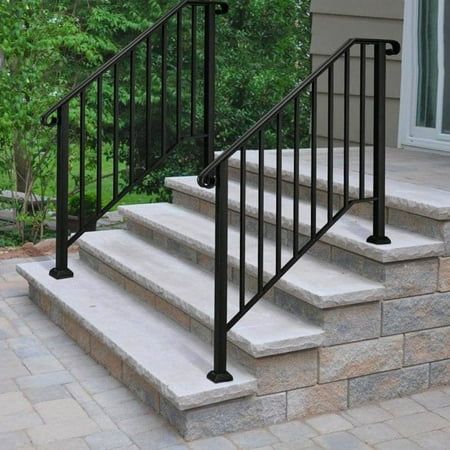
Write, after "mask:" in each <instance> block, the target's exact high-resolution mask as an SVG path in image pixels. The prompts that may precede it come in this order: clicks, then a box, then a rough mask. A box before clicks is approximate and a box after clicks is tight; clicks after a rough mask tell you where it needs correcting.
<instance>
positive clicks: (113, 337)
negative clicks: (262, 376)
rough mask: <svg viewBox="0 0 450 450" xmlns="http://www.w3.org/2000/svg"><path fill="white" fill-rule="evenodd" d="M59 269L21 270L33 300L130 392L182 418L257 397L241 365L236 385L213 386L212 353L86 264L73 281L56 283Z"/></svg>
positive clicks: (77, 266) (78, 264) (77, 264)
mask: <svg viewBox="0 0 450 450" xmlns="http://www.w3.org/2000/svg"><path fill="white" fill-rule="evenodd" d="M53 264H54V263H53V262H52V261H42V262H36V263H29V264H23V265H19V266H18V267H17V270H18V272H19V273H20V274H21V275H22V276H23V277H24V278H25V279H26V280H27V281H28V282H29V284H30V287H31V296H32V297H33V300H35V301H37V303H38V304H39V305H40V306H41V307H42V308H43V309H44V311H45V312H47V313H48V314H49V315H50V317H51V318H52V319H53V320H54V321H55V322H56V323H57V324H58V325H60V326H61V327H62V328H63V329H65V331H66V332H67V333H68V334H69V335H71V336H72V337H76V338H78V341H79V343H80V344H81V345H82V346H83V348H84V349H85V350H87V351H89V352H90V353H91V354H92V356H93V357H94V359H97V360H99V362H101V363H103V364H104V365H106V367H107V368H108V369H109V370H110V371H111V373H112V374H113V375H114V376H116V377H118V378H120V379H121V380H122V381H124V382H125V383H126V384H128V383H127V381H130V380H132V384H133V383H134V384H136V383H137V385H138V386H137V387H138V388H139V389H144V390H145V389H146V386H147V391H148V392H147V395H148V396H159V397H160V400H162V399H164V401H167V402H169V403H170V404H172V405H173V406H174V407H175V408H176V409H177V410H181V411H183V410H188V409H193V408H199V407H202V406H206V405H211V404H215V403H218V402H224V401H226V400H231V399H236V398H241V397H246V396H250V395H252V394H254V392H255V391H256V380H255V379H254V377H252V376H251V375H249V374H248V373H247V372H246V371H245V370H243V369H242V368H239V367H237V366H233V365H231V366H230V372H232V374H233V377H234V380H233V381H232V382H230V383H222V384H214V383H212V382H211V381H209V380H208V379H207V378H206V374H207V372H208V371H209V370H210V369H211V363H212V356H211V348H210V346H209V345H207V344H205V343H203V342H201V340H199V339H198V338H197V337H195V336H193V335H192V334H191V333H189V332H187V331H186V330H184V329H183V328H182V327H180V326H178V325H176V324H175V323H173V321H171V320H169V319H168V318H167V317H165V316H164V315H163V314H161V313H160V312H158V311H156V310H155V309H153V308H151V307H149V306H148V305H146V304H145V303H142V302H140V301H139V300H138V299H137V298H136V297H134V296H133V295H131V294H130V293H128V292H126V291H125V290H124V289H122V288H120V287H118V286H117V285H115V284H114V283H112V282H111V281H110V280H109V279H107V278H106V277H102V276H100V275H99V274H98V273H96V272H95V271H93V270H92V269H91V268H90V267H89V266H87V265H86V264H84V263H83V262H82V261H79V260H76V259H72V260H71V261H70V267H71V269H72V270H73V271H74V274H75V276H74V278H70V279H66V280H55V279H53V278H51V277H50V276H49V275H48V272H49V270H50V268H51V267H52V266H53Z"/></svg>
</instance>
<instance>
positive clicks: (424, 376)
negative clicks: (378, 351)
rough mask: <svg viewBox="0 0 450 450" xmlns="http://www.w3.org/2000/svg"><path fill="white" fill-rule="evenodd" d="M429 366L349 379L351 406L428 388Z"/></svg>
mask: <svg viewBox="0 0 450 450" xmlns="http://www.w3.org/2000/svg"><path fill="white" fill-rule="evenodd" d="M428 384H429V366H428V364H424V365H421V366H415V367H407V368H404V369H398V370H393V371H390V372H382V373H375V374H372V375H366V376H364V377H359V378H354V379H352V380H349V392H348V398H349V404H348V406H349V408H351V407H353V406H357V405H363V404H365V403H368V402H373V401H378V400H389V399H392V398H396V397H401V396H403V395H408V394H411V393H413V392H418V391H421V390H424V389H427V388H428Z"/></svg>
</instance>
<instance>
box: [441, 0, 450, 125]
mask: <svg viewBox="0 0 450 450" xmlns="http://www.w3.org/2000/svg"><path fill="white" fill-rule="evenodd" d="M444 9H445V11H444V67H445V75H444V102H443V103H444V110H443V112H442V132H443V133H445V134H450V39H449V38H448V37H449V36H450V2H449V1H446V2H445V6H444Z"/></svg>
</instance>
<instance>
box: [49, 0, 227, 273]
mask: <svg viewBox="0 0 450 450" xmlns="http://www.w3.org/2000/svg"><path fill="white" fill-rule="evenodd" d="M186 8H190V10H191V15H190V33H189V39H188V40H187V44H188V45H189V46H190V47H189V53H190V55H189V56H190V86H189V91H190V92H188V94H189V96H190V111H189V113H190V114H189V123H188V127H186V128H188V129H189V132H188V133H183V129H182V111H183V94H186V92H185V91H184V90H183V79H182V76H183V73H184V69H183V52H184V51H185V47H186V46H187V44H186V42H185V39H184V34H185V33H184V31H185V30H184V24H183V12H184V10H185V9H186ZM200 9H203V10H204V20H203V21H201V22H200V21H199V19H198V15H199V10H200ZM227 11H228V5H227V3H225V2H223V1H215V0H183V1H181V2H180V3H179V4H178V5H176V6H175V7H174V8H172V9H171V10H170V11H169V12H167V13H166V14H165V15H164V16H162V17H161V18H160V19H158V20H157V21H156V22H155V23H154V24H153V25H152V26H151V27H150V28H149V29H148V30H146V31H145V32H143V33H142V34H140V35H139V36H138V37H137V38H136V39H134V40H133V41H132V42H131V43H130V44H129V45H127V46H126V47H125V48H124V49H123V50H121V51H120V52H119V53H117V54H116V55H115V56H113V57H112V58H111V59H110V60H109V61H107V62H106V63H105V64H103V65H102V66H101V67H100V68H99V69H98V70H97V71H95V72H94V73H93V74H92V75H90V76H89V77H88V78H87V79H86V80H84V81H83V82H82V83H81V84H79V85H78V86H77V87H76V88H75V89H74V90H73V91H71V92H70V93H69V94H68V95H66V96H65V97H64V98H63V99H61V100H60V101H59V102H58V103H56V104H55V105H54V106H53V107H52V108H50V109H49V110H48V111H47V112H46V113H45V114H44V115H43V116H42V118H41V122H42V124H43V125H46V126H54V125H57V204H56V266H55V268H53V269H52V270H51V271H50V275H51V276H52V277H54V278H56V279H63V278H70V277H72V276H73V272H72V271H71V270H70V269H69V268H68V248H69V246H70V245H72V244H73V243H74V242H75V241H76V240H77V239H78V238H79V237H80V236H81V235H82V234H83V233H84V232H86V231H89V230H90V229H92V227H93V226H95V224H96V222H97V221H98V220H99V219H100V218H101V217H102V216H103V215H104V214H105V213H106V212H108V211H109V210H110V209H111V208H112V207H113V206H114V205H115V204H117V202H119V201H120V200H121V199H122V198H123V197H124V196H125V195H126V194H128V193H129V192H130V191H132V190H133V189H134V188H135V187H136V186H137V185H139V184H141V183H142V181H143V180H144V178H145V177H146V176H148V175H149V174H150V173H152V172H153V171H155V170H157V169H159V168H160V167H161V166H162V165H163V164H164V163H165V162H166V160H167V158H168V157H169V155H170V154H171V152H172V150H174V149H175V148H176V147H177V146H178V145H179V144H180V143H182V142H185V141H186V140H188V139H189V140H202V141H203V167H206V166H207V165H208V164H209V163H211V161H212V160H213V159H214V134H215V125H214V122H215V44H216V42H215V41H216V23H215V16H216V15H217V14H225V13H226V12H227ZM172 21H175V23H173V22H172ZM199 22H200V23H201V24H202V25H203V27H204V29H203V30H199V28H200V27H199ZM170 25H175V26H176V31H175V44H174V46H173V48H174V49H175V54H174V55H173V56H174V58H175V60H176V62H175V64H174V66H175V68H174V69H173V70H174V74H175V76H174V79H175V81H174V83H173V86H169V79H168V75H169V67H168V58H169V56H168V53H169V38H170V36H169V33H170ZM201 33H202V34H203V37H204V43H203V51H204V56H203V63H204V64H203V70H201V71H199V70H198V56H197V53H198V46H199V45H198V35H199V34H201ZM155 35H159V36H155ZM156 37H159V39H158V42H159V45H160V52H159V53H158V52H157V51H156V49H155V41H156V40H157V39H156ZM141 46H142V48H141ZM139 50H144V52H145V58H144V66H145V67H143V69H144V72H145V76H144V78H145V80H144V84H145V88H144V90H145V101H144V102H145V125H144V128H145V131H144V139H143V141H144V144H143V145H144V146H145V151H144V153H145V155H144V158H143V159H144V160H145V162H143V163H142V164H141V166H140V167H139V168H138V167H136V165H137V163H136V159H137V158H138V157H142V155H141V154H139V152H138V149H137V148H136V147H137V143H136V140H137V129H136V128H137V124H136V122H137V119H138V118H137V117H136V83H137V71H138V69H139V67H137V54H138V51H139ZM155 56H158V60H159V61H160V66H161V67H160V68H158V69H159V70H158V75H159V77H160V80H161V83H160V84H161V86H160V102H159V105H158V110H159V111H158V120H159V124H160V128H159V135H158V139H159V143H160V154H159V155H158V157H156V158H155V157H153V156H152V152H151V147H152V143H151V139H152V138H154V136H152V123H151V120H152V119H151V114H152V113H153V114H154V113H155V112H154V111H153V109H154V108H153V106H154V105H153V102H152V88H153V86H152V75H153V74H154V71H153V65H154V62H153V59H154V57H155ZM124 61H127V62H128V63H129V70H128V71H127V73H126V74H125V75H126V78H127V89H129V99H128V102H127V107H128V108H129V114H127V118H126V120H127V121H128V123H127V124H126V125H125V130H124V129H123V128H124V127H123V126H121V123H120V120H121V119H123V117H121V114H120V106H121V102H123V98H120V88H121V86H120V84H121V80H120V75H121V73H120V72H121V70H120V64H123V63H124ZM107 76H109V77H110V78H111V79H112V82H113V85H112V97H113V99H112V109H113V111H112V121H113V124H112V134H113V139H112V157H111V159H112V162H113V169H112V170H113V173H112V178H113V194H112V198H111V199H110V201H108V202H107V204H106V205H104V204H103V199H102V192H103V182H102V180H103V168H102V163H103V157H104V145H103V144H104V142H103V141H104V128H105V123H104V113H105V112H104V104H105V101H104V95H105V86H104V84H105V80H106V79H107ZM199 76H201V78H200V79H199ZM199 82H200V83H199ZM199 84H201V85H202V86H203V97H202V98H201V100H202V101H203V129H202V131H201V132H197V128H198V126H197V122H198V113H197V101H198V92H197V91H198V85H199ZM91 87H92V88H95V89H96V107H95V112H94V117H95V121H96V144H95V150H96V194H95V212H94V213H93V214H91V216H90V217H88V214H87V211H86V207H87V205H86V204H87V199H86V152H87V147H88V142H87V117H86V116H87V111H88V106H89V105H88V90H89V88H91ZM169 87H172V88H173V90H174V91H175V95H174V97H175V98H176V105H175V109H176V118H175V120H174V122H175V124H176V132H175V134H176V137H175V139H174V142H168V135H167V134H168V132H167V130H168V127H169V121H170V119H169V118H168V107H169V101H168V89H169ZM73 103H75V105H76V107H77V109H78V108H79V110H78V111H79V123H78V124H77V127H76V129H74V128H75V127H73V126H71V123H70V116H69V112H70V108H71V107H72V104H73ZM55 113H56V117H55ZM124 131H126V133H125V134H126V135H127V140H128V152H127V155H126V158H125V159H126V160H127V164H128V170H127V172H128V179H127V183H126V186H125V187H123V188H121V187H120V186H119V175H120V174H121V173H123V171H120V168H119V164H120V160H121V155H120V152H121V151H122V149H121V148H120V147H121V143H120V136H119V134H120V133H123V132H124ZM74 134H75V139H76V140H77V142H78V143H79V186H78V188H79V189H78V190H79V209H78V224H79V225H78V229H76V230H75V231H74V230H70V231H72V235H71V236H70V237H69V222H68V219H69V217H68V212H69V209H68V201H69V172H70V170H69V151H70V150H69V145H70V141H71V140H73V139H74V138H73V135H74ZM122 158H123V157H122ZM142 165H143V166H142ZM138 169H139V170H138ZM73 231H74V232H73Z"/></svg>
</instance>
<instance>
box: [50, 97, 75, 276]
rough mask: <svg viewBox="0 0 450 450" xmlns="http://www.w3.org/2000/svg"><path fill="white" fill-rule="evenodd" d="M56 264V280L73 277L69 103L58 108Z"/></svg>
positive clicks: (52, 274)
mask: <svg viewBox="0 0 450 450" xmlns="http://www.w3.org/2000/svg"><path fill="white" fill-rule="evenodd" d="M56 164H57V167H56V170H57V172H56V174H57V175H56V266H55V267H54V268H53V269H52V270H50V276H52V277H53V278H56V279H57V280H62V279H64V278H71V277H73V272H72V271H71V270H70V269H69V268H68V267H67V263H68V261H67V237H68V234H69V228H68V217H67V214H68V200H69V104H68V103H65V104H64V105H62V106H60V107H59V109H58V136H57V153H56Z"/></svg>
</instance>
